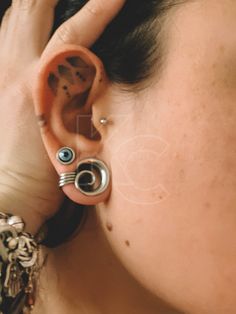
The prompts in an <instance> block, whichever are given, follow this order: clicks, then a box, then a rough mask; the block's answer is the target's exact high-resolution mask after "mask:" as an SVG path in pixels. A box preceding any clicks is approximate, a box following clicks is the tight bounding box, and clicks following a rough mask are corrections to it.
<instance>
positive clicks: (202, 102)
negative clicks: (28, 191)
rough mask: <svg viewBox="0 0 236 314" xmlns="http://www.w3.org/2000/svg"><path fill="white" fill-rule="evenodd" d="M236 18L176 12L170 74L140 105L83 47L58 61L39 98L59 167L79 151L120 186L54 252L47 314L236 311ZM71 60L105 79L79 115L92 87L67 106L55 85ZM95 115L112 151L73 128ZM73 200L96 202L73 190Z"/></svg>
mask: <svg viewBox="0 0 236 314" xmlns="http://www.w3.org/2000/svg"><path fill="white" fill-rule="evenodd" d="M235 12H236V4H235V1H233V0H226V1H222V2H219V1H217V0H204V1H202V0H199V1H191V2H189V3H187V4H184V5H182V6H180V7H179V8H178V9H177V10H176V11H173V14H172V15H170V16H169V17H170V18H169V20H168V23H167V25H166V30H167V34H166V45H167V48H168V49H167V51H168V53H167V58H166V64H165V71H164V72H163V75H162V77H161V79H159V80H158V82H154V83H153V85H151V86H150V87H149V88H148V89H146V90H145V91H142V92H140V93H139V94H138V97H137V95H133V94H129V95H128V96H127V94H125V93H124V92H122V91H121V89H120V86H114V85H113V84H111V82H109V81H108V80H107V78H106V75H105V73H104V69H103V67H102V64H101V63H100V61H99V60H98V59H97V57H96V56H94V55H92V54H91V53H90V52H89V51H86V50H84V48H83V49H81V48H80V47H79V46H77V47H76V48H75V47H74V45H73V47H72V46H71V44H75V43H74V40H75V38H74V37H73V36H71V37H70V36H69V40H68V41H67V40H66V41H65V42H64V45H62V46H63V47H55V46H54V48H53V49H51V50H50V49H48V50H46V53H45V54H44V56H43V58H42V59H41V62H40V75H39V77H38V82H37V84H38V86H44V87H47V89H46V88H45V89H44V88H42V89H40V88H39V89H36V92H35V94H34V99H35V102H34V103H35V107H36V112H37V113H38V114H39V116H40V119H39V121H40V122H41V123H42V125H41V126H40V129H41V134H42V138H43V141H44V145H45V148H46V150H47V153H48V155H49V158H50V160H51V163H52V165H53V166H54V168H55V171H56V172H57V173H60V172H61V171H62V170H64V168H62V167H61V165H59V164H58V163H57V162H56V159H55V155H56V151H57V149H58V147H60V145H62V144H63V145H71V146H73V147H74V148H75V149H76V151H79V152H80V154H81V155H80V156H83V157H85V156H90V155H96V156H97V157H98V158H101V159H103V160H105V161H106V162H107V164H109V167H110V169H111V170H112V176H113V186H112V189H111V194H110V195H109V197H108V196H107V195H103V196H102V197H101V199H100V200H96V202H97V203H95V205H96V206H95V208H93V207H91V208H90V209H89V208H88V212H89V216H88V219H87V222H86V225H85V226H84V228H83V230H82V231H81V233H80V234H79V235H78V236H76V237H75V238H74V240H73V241H71V242H69V243H66V244H64V245H63V246H61V247H60V248H58V249H55V250H52V251H50V252H49V258H48V262H47V265H46V267H45V268H44V270H43V273H42V277H41V285H40V287H41V289H40V291H39V297H38V301H37V304H36V307H35V310H34V313H35V314H42V313H44V314H45V313H46V314H47V313H59V314H64V313H72V314H74V313H78V312H79V313H81V314H84V313H89V314H98V313H102V314H110V313H112V314H113V313H115V314H120V313H125V314H130V313H134V314H144V313H145V314H154V313H155V314H170V313H171V314H177V313H188V314H209V313H214V314H232V313H234V312H236V303H235V302H236V301H235V300H236V298H235V288H236V272H235V264H236V258H235V256H236V251H235V237H236V231H235V230H236V228H235V203H236V200H235V176H236V165H235V118H236V111H235V99H236V94H235V90H236V89H235V86H236V79H235V77H236V76H235V71H236V70H235V61H234V60H235V50H236V48H235V47H236V46H235V43H236V41H235V36H234V33H233V32H232V29H235V27H236V25H235ZM193 34H194V36H193ZM68 44H70V45H69V46H68ZM85 46H86V45H85ZM62 50H63V54H62ZM65 53H66V54H67V57H68V56H70V57H75V56H77V57H81V58H82V59H83V60H84V61H85V62H86V63H87V64H88V65H89V66H90V67H92V68H93V69H95V71H94V72H93V74H92V76H91V77H89V78H88V77H86V79H88V81H89V83H90V84H91V86H92V87H93V88H92V89H91V93H90V95H89V101H88V102H86V103H85V104H84V106H81V107H80V110H81V111H80V112H79V113H78V108H76V110H75V111H73V110H71V112H70V115H69V114H68V113H69V112H68V111H67V110H66V109H67V108H68V107H67V105H68V95H67V92H66V91H69V92H70V96H72V97H73V94H74V93H75V92H76V91H78V90H77V88H78V89H79V90H80V93H81V95H83V92H84V90H83V89H82V88H81V86H83V84H82V82H81V80H79V78H78V81H77V83H76V86H74V89H73V86H72V85H71V83H70V82H67V87H68V89H67V90H62V96H60V97H59V98H58V97H57V94H56V93H55V92H54V88H52V86H50V84H48V83H49V82H48V78H49V74H50V73H51V72H52V70H53V69H55V66H57V67H58V66H59V65H60V64H61V60H62V55H64V54H65ZM63 60H64V61H65V62H66V59H63ZM63 64H64V63H63ZM70 69H71V68H70ZM52 73H54V72H52ZM64 73H65V72H64ZM101 76H102V78H103V80H102V82H101V83H100V84H99V82H100V79H101ZM64 79H65V77H64V78H62V77H60V84H61V83H62V82H64V81H63V80H64ZM67 81H68V79H67ZM42 99H43V100H46V101H47V102H48V104H50V106H51V107H47V110H46V107H45V102H44V101H42ZM58 105H59V106H61V109H63V108H64V109H65V108H66V109H65V110H57V109H58ZM91 108H92V110H91ZM50 110H51V111H50ZM85 110H87V111H88V112H92V121H93V124H94V126H95V128H96V129H97V130H99V133H100V135H101V138H100V140H96V141H93V140H92V139H91V138H88V136H87V134H86V130H89V129H90V127H91V121H90V122H89V121H87V123H88V124H86V122H85V125H84V128H83V130H85V133H84V132H83V133H79V134H77V133H76V132H73V130H75V126H74V125H72V126H71V125H70V124H69V123H67V121H69V120H70V119H72V120H73V119H74V117H75V116H77V115H78V114H80V113H81V114H83V113H84V112H85ZM50 113H52V115H51V117H52V119H51V120H50V119H48V116H49V114H50ZM62 113H63V114H62ZM42 114H44V115H42ZM0 116H1V115H0ZM102 116H107V117H109V118H110V119H111V120H112V124H111V125H109V127H108V128H101V126H100V125H99V118H101V117H102ZM124 117H125V118H124ZM45 121H46V124H45ZM58 121H59V122H63V123H61V124H60V125H61V127H60V128H58V125H57V122H58ZM49 126H50V128H48V129H47V127H49ZM68 127H70V128H71V127H72V132H69V133H70V134H68ZM46 130H51V131H47V132H45V131H46ZM78 136H79V139H80V140H79V141H78V140H77V139H78ZM78 158H79V157H78ZM67 169H68V168H67ZM124 178H125V179H124ZM124 183H125V184H124ZM127 183H129V184H127ZM64 192H65V193H66V194H67V195H68V196H69V197H70V198H71V199H73V200H76V201H78V203H82V204H83V203H86V201H88V200H86V199H83V198H82V196H81V195H79V194H77V193H76V192H75V190H74V189H73V188H65V189H64ZM113 252H114V253H113ZM123 267H124V268H123ZM132 276H133V277H132ZM150 292H151V293H152V295H151V294H150ZM164 301H165V302H168V303H170V304H171V305H172V306H173V307H175V308H176V310H171V309H170V308H168V306H167V305H166V304H164ZM177 309H178V310H177Z"/></svg>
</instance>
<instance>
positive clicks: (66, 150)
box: [57, 147, 75, 165]
mask: <svg viewBox="0 0 236 314" xmlns="http://www.w3.org/2000/svg"><path fill="white" fill-rule="evenodd" d="M57 160H58V161H59V162H60V163H61V164H63V165H70V164H72V162H73V161H74V160H75V152H74V150H73V149H72V148H70V147H62V148H61V149H59V151H58V152H57Z"/></svg>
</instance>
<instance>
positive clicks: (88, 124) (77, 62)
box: [34, 45, 110, 205]
mask: <svg viewBox="0 0 236 314" xmlns="http://www.w3.org/2000/svg"><path fill="white" fill-rule="evenodd" d="M107 82H108V81H107V79H106V76H105V71H104V69H103V65H102V63H101V61H100V60H99V59H98V58H97V57H96V56H95V55H94V54H93V53H92V52H90V51H89V50H87V49H86V48H83V47H79V46H74V45H66V46H64V47H63V48H61V49H60V50H58V51H56V52H55V53H53V54H51V55H47V56H46V57H44V58H43V59H42V60H41V62H40V66H39V73H38V77H37V80H36V86H35V90H34V104H35V111H36V115H37V119H38V124H39V127H40V129H41V134H42V139H43V142H44V145H45V147H46V150H47V152H48V155H49V158H50V160H51V162H52V164H53V165H54V167H55V169H56V171H57V172H58V174H59V176H60V182H62V181H61V180H63V178H64V177H66V178H67V179H68V178H69V181H66V183H67V184H64V185H61V187H62V188H63V190H64V192H65V193H66V194H67V196H68V197H70V198H71V199H72V200H73V201H76V202H78V203H80V204H86V205H93V204H96V203H98V202H100V201H102V200H104V197H107V196H108V194H109V193H108V190H109V186H110V176H109V175H107V179H108V181H109V182H108V184H106V189H103V190H101V189H100V190H99V188H97V187H98V186H99V184H98V182H97V180H96V188H95V190H96V191H97V193H96V192H95V193H90V197H89V195H88V194H86V193H83V189H80V188H79V186H78V177H79V175H78V173H77V171H78V164H79V162H80V161H81V159H84V158H86V157H89V158H90V160H94V161H95V160H97V159H96V157H95V156H96V155H97V153H98V152H99V150H100V149H101V145H102V138H101V135H100V133H99V132H98V130H97V129H96V128H95V127H94V124H93V121H94V119H95V117H93V110H92V108H93V106H94V104H95V103H96V102H97V101H98V99H99V95H100V94H101V93H102V92H103V90H105V89H106V84H107ZM98 120H99V119H98ZM98 163H99V162H97V164H98ZM94 165H95V164H94ZM103 165H104V166H105V168H104V169H106V172H107V171H109V170H108V167H107V166H106V164H105V163H103ZM95 168H96V167H95ZM95 168H93V170H94V169H95ZM98 170H99V168H97V170H96V171H95V173H96V174H97V176H96V178H97V179H99V178H100V179H101V178H102V177H101V175H99V171H98ZM101 173H102V174H104V171H103V170H102V171H101ZM67 174H69V175H67ZM72 174H73V175H72ZM75 174H76V180H74V179H75V177H74V175H75ZM86 176H87V178H88V177H89V176H90V178H89V180H90V182H88V185H90V188H91V187H92V181H91V180H93V181H94V184H95V179H94V178H95V176H93V175H92V174H91V173H90V174H89V175H88V171H87V173H86V174H85V173H83V178H85V177H86ZM72 177H73V180H74V181H73V180H72ZM103 179H104V178H103ZM76 182H77V183H76ZM73 183H74V184H73ZM76 184H77V186H76Z"/></svg>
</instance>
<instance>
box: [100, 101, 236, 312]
mask: <svg viewBox="0 0 236 314" xmlns="http://www.w3.org/2000/svg"><path fill="white" fill-rule="evenodd" d="M191 101H192V103H191ZM165 103H166V102H165ZM182 103H183V105H181V106H179V105H178V104H177V103H176V102H173V105H172V107H171V108H172V109H170V108H169V110H166V109H165V108H164V107H163V108H159V112H158V117H159V118H158V123H157V119H155V118H154V117H153V116H152V117H151V116H150V114H149V115H148V113H145V112H143V115H146V118H145V119H143V120H145V121H149V125H148V127H147V125H146V123H144V122H142V120H140V123H139V128H138V129H137V128H134V127H133V125H132V123H131V124H130V125H131V126H130V127H127V128H123V130H122V131H120V132H119V135H117V137H115V138H114V140H113V141H112V144H111V146H110V150H109V151H110V152H112V154H111V155H110V157H109V158H110V160H111V168H112V175H113V189H112V194H111V198H110V200H109V202H108V203H107V204H106V206H107V210H105V211H103V210H101V211H100V216H101V220H102V223H103V226H104V231H105V233H106V234H107V238H108V240H109V241H110V243H111V246H112V248H113V249H114V251H115V252H116V253H117V256H118V257H119V259H120V260H121V261H122V262H123V264H124V265H125V266H126V268H127V269H128V270H129V271H130V272H131V273H132V274H133V275H134V276H135V278H136V279H137V280H138V281H140V282H141V283H142V284H143V285H144V286H145V287H146V288H147V289H149V290H151V291H152V292H154V293H155V294H156V295H157V296H159V297H162V298H163V299H165V300H166V301H168V302H170V303H172V304H173V305H174V306H178V307H179V308H180V309H182V310H185V311H188V310H190V307H191V313H194V314H195V313H197V314H200V313H201V314H202V313H204V314H209V313H217V314H218V313H233V312H236V300H235V295H234V291H235V288H236V270H235V264H236V242H235V238H236V193H235V191H236V158H235V152H236V126H235V123H234V121H236V110H235V109H234V110H231V111H230V112H231V114H230V115H228V114H227V112H228V110H223V108H222V103H221V102H220V101H215V100H214V107H213V106H211V107H210V108H209V107H207V108H206V106H204V105H201V104H200V105H199V102H198V101H197V102H196V101H195V100H191V98H189V103H188V104H186V103H185V104H184V100H183V101H182ZM202 103H203V104H204V103H212V99H206V102H205V101H203V102H202ZM224 103H225V105H224V106H230V105H231V106H232V103H230V101H229V103H228V105H227V103H226V102H224ZM224 108H226V107H224ZM232 108H233V106H232ZM232 108H231V109H232ZM232 115H233V116H232ZM154 120H155V121H154ZM166 121H168V125H167V124H166ZM121 138H122V139H124V138H125V140H120V139H121ZM222 299H224V302H223V305H222V304H221V300H222ZM222 306H224V308H222ZM193 309H194V310H193ZM194 311H195V312H194ZM227 311H229V312H227Z"/></svg>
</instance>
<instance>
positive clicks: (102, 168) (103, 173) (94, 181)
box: [59, 158, 110, 196]
mask: <svg viewBox="0 0 236 314" xmlns="http://www.w3.org/2000/svg"><path fill="white" fill-rule="evenodd" d="M109 183H110V172H109V169H108V167H107V165H106V164H105V163H104V162H103V161H101V160H98V159H95V158H86V159H83V160H81V161H80V162H79V164H78V166H77V170H76V171H74V172H67V173H62V174H61V175H60V181H59V186H60V187H61V188H62V187H63V186H65V185H68V184H74V185H75V187H76V189H77V190H79V191H80V192H81V193H82V194H84V195H86V196H97V195H100V194H102V193H103V192H105V191H106V189H107V188H108V186H109Z"/></svg>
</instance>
